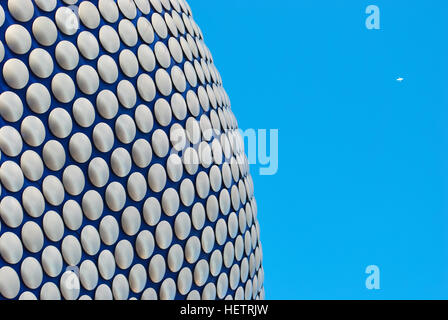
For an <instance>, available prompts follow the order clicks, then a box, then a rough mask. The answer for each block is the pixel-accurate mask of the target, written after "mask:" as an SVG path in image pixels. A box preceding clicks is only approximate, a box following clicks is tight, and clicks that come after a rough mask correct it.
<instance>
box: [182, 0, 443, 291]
mask: <svg viewBox="0 0 448 320" xmlns="http://www.w3.org/2000/svg"><path fill="white" fill-rule="evenodd" d="M189 4H190V6H191V7H192V10H193V14H194V17H195V20H196V21H197V22H198V24H199V26H200V27H201V29H202V31H203V33H204V36H205V41H206V44H207V46H208V47H209V48H210V50H211V52H212V54H213V56H214V59H215V64H216V65H217V67H218V69H219V71H220V73H221V75H222V77H223V80H224V86H225V88H226V91H227V92H228V94H229V96H230V98H231V101H232V109H233V112H234V113H235V115H236V117H237V119H238V121H239V126H240V127H241V128H243V129H247V128H255V129H259V128H260V129H279V171H278V173H277V174H276V175H273V176H260V175H259V174H258V172H259V170H258V169H259V168H258V166H257V165H254V166H252V167H251V172H252V175H253V177H254V181H255V196H256V198H257V204H258V212H259V213H258V217H259V221H260V225H261V238H262V243H263V255H264V257H263V259H264V260H263V264H264V268H265V288H266V297H267V298H268V299H439V298H445V299H447V298H448V242H447V241H448V215H447V178H448V174H447V169H448V166H447V162H448V161H447V160H448V154H447V150H448V149H447V142H448V130H447V125H446V123H447V119H448V117H447V116H448V112H447V106H448V90H447V86H448V80H447V74H448V58H447V57H448V41H447V37H446V36H447V32H446V21H447V20H446V14H447V11H448V2H446V1H443V0H438V1H436V0H432V1H410V0H406V1H405V0H394V1H390V0H389V1H378V0H372V1H363V0H357V1H330V0H326V1H322V0H319V1H316V0H313V1H312V0H299V1H298V0H285V1H267V0H258V1H241V0H226V1H206V0H189ZM371 4H373V5H377V6H378V7H379V8H380V10H381V26H380V27H381V29H380V30H367V29H366V27H365V19H366V18H367V15H366V14H365V9H366V7H367V6H368V5H371ZM398 77H402V78H404V80H403V81H402V82H398V81H396V79H397V78H398ZM372 264H374V265H377V266H378V267H379V268H380V272H381V273H380V281H381V282H380V289H379V290H367V289H366V287H365V279H366V277H367V275H366V274H365V272H364V271H365V268H366V267H367V266H368V265H372Z"/></svg>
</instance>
